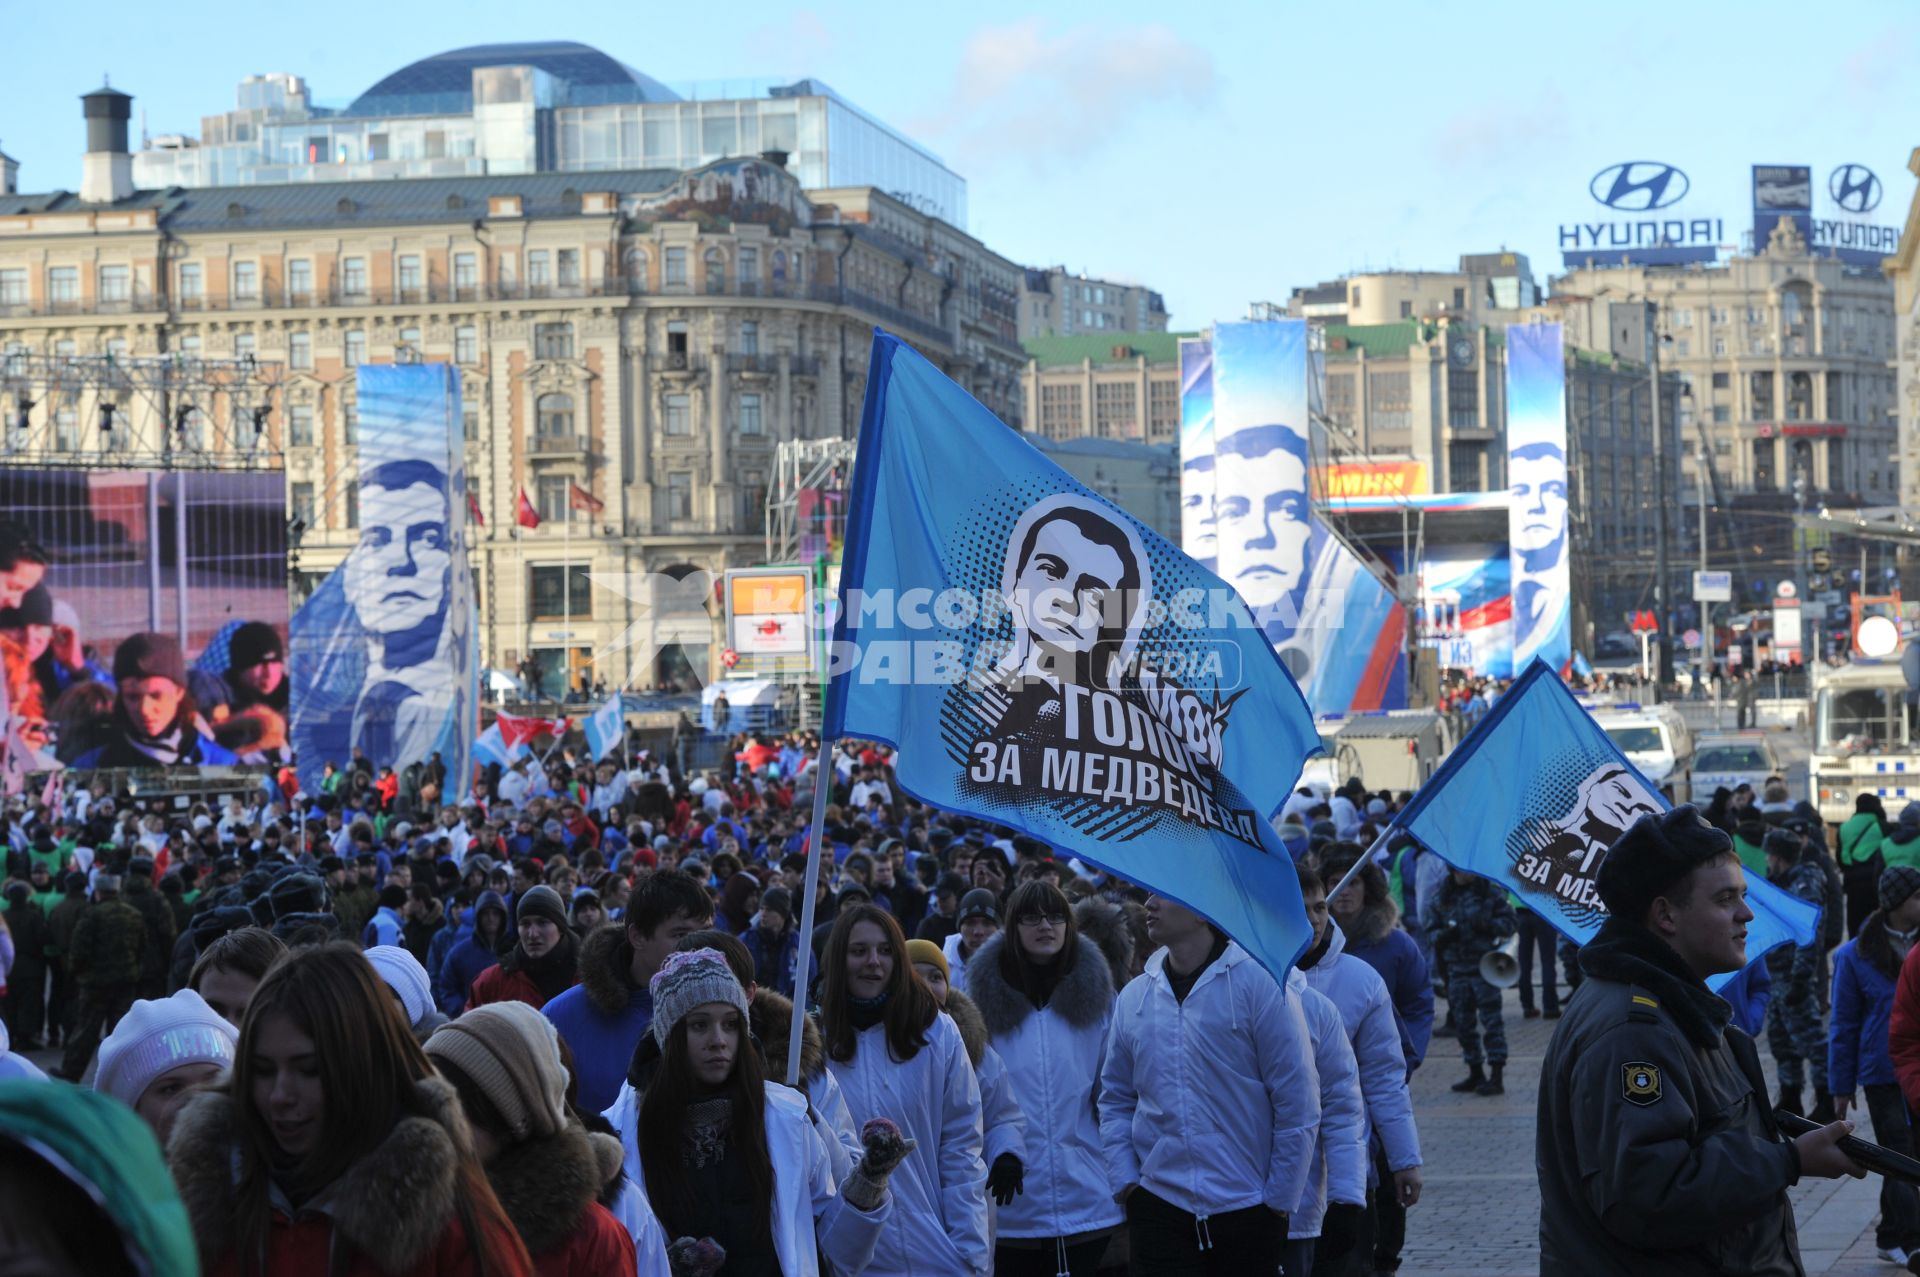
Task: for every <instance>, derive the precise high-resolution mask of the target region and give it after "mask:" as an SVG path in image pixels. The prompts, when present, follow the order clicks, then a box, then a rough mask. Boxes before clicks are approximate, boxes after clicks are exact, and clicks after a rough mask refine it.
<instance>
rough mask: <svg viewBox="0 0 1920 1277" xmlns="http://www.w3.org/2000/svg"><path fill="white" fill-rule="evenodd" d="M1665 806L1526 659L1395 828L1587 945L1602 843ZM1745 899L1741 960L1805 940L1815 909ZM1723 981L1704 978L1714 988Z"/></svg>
mask: <svg viewBox="0 0 1920 1277" xmlns="http://www.w3.org/2000/svg"><path fill="white" fill-rule="evenodd" d="M1516 777H1523V778H1524V781H1525V783H1516V780H1515V778H1516ZM1667 806H1668V804H1667V801H1666V799H1664V798H1663V797H1661V796H1660V791H1659V790H1657V789H1655V788H1654V787H1653V786H1652V785H1650V784H1648V783H1647V780H1646V778H1645V777H1643V776H1642V775H1641V774H1640V773H1639V772H1637V771H1635V770H1634V768H1633V764H1632V763H1630V762H1628V761H1627V758H1626V755H1624V754H1622V753H1621V752H1620V750H1619V749H1618V748H1617V747H1616V746H1615V745H1614V743H1613V741H1612V740H1610V739H1608V737H1607V734H1606V732H1605V731H1603V730H1602V729H1601V727H1600V725H1599V724H1598V723H1596V722H1594V721H1593V716H1592V715H1591V714H1589V713H1587V711H1586V709H1585V708H1584V707H1582V706H1581V704H1580V702H1579V701H1577V700H1575V699H1574V697H1573V693H1572V692H1569V691H1568V690H1567V687H1566V684H1564V683H1562V682H1561V681H1560V678H1559V675H1558V674H1556V673H1555V672H1554V670H1553V669H1551V668H1550V667H1549V666H1547V665H1546V664H1545V663H1544V662H1541V661H1535V662H1534V663H1533V664H1532V665H1531V666H1530V667H1528V669H1527V670H1526V672H1525V673H1524V674H1522V675H1521V676H1520V678H1519V679H1518V680H1517V681H1516V682H1515V683H1514V684H1513V686H1512V687H1511V688H1509V689H1508V690H1507V691H1506V692H1505V693H1504V694H1502V695H1501V697H1500V700H1499V702H1498V703H1497V704H1496V705H1495V706H1494V707H1493V712H1492V713H1490V714H1488V715H1487V716H1486V718H1484V719H1482V720H1481V722H1480V725H1479V726H1478V727H1477V728H1475V729H1474V730H1473V731H1472V732H1471V733H1469V734H1468V736H1467V738H1466V739H1465V740H1464V741H1462V742H1460V744H1459V745H1458V746H1456V747H1455V749H1454V751H1453V753H1452V754H1451V755H1449V756H1448V758H1447V761H1446V763H1445V764H1444V765H1443V766H1442V767H1441V768H1440V770H1439V771H1438V772H1436V773H1435V774H1434V777H1433V779H1432V780H1429V781H1428V782H1427V783H1426V784H1425V785H1423V786H1422V787H1421V788H1420V791H1419V792H1418V793H1417V794H1415V795H1414V798H1413V801H1412V802H1411V803H1409V804H1407V806H1406V807H1405V808H1404V809H1403V810H1402V811H1401V813H1400V815H1399V816H1397V817H1396V818H1395V820H1394V823H1395V824H1396V825H1398V826H1399V827H1400V828H1401V829H1403V830H1405V831H1406V832H1407V833H1409V834H1411V835H1412V836H1413V837H1415V838H1417V839H1418V840H1419V841H1420V842H1421V844H1422V845H1423V846H1425V847H1427V848H1428V849H1429V850H1430V851H1432V852H1433V853H1434V854H1435V855H1437V856H1439V857H1440V858H1441V859H1442V860H1444V861H1446V862H1447V863H1448V864H1450V865H1453V866H1454V867H1455V868H1458V869H1465V870H1467V871H1468V872H1470V873H1475V874H1479V875H1480V876H1481V877H1483V878H1489V879H1491V880H1493V881H1494V882H1495V883H1497V884H1499V885H1500V886H1501V887H1503V888H1505V889H1506V890H1508V891H1510V892H1512V893H1514V895H1516V896H1518V897H1519V899H1520V903H1521V904H1523V905H1525V906H1526V907H1527V908H1529V909H1531V910H1533V911H1534V912H1535V913H1537V914H1538V915H1540V917H1542V918H1544V919H1546V920H1547V921H1548V922H1549V923H1551V924H1552V925H1553V927H1554V928H1555V929H1556V930H1558V931H1559V932H1560V934H1562V935H1564V936H1566V937H1568V938H1569V939H1571V940H1574V941H1576V942H1578V943H1581V944H1585V943H1586V942H1587V941H1588V940H1590V939H1592V938H1593V935H1594V933H1595V932H1596V931H1598V930H1599V929H1600V924H1601V923H1603V922H1604V921H1606V918H1607V909H1606V906H1605V904H1603V903H1602V902H1601V899H1600V891H1599V885H1598V884H1599V877H1600V863H1601V861H1603V860H1604V859H1605V858H1606V853H1607V848H1609V847H1611V846H1612V845H1613V843H1614V842H1615V840H1617V839H1618V838H1619V837H1620V835H1621V834H1623V833H1625V832H1626V831H1627V828H1628V827H1629V826H1631V825H1632V824H1633V822H1634V821H1636V820H1638V819H1639V818H1640V817H1641V816H1644V815H1646V814H1648V813H1650V812H1654V813H1657V812H1663V811H1665V810H1667ZM1747 904H1748V906H1749V907H1750V908H1751V909H1752V910H1753V913H1754V918H1753V921H1752V922H1750V923H1749V924H1748V925H1747V960H1748V961H1749V962H1751V961H1752V960H1753V959H1755V958H1757V957H1759V956H1761V955H1762V954H1764V953H1766V952H1767V950H1769V949H1772V948H1774V947H1776V946H1778V945H1782V944H1789V943H1793V944H1808V943H1811V942H1812V939H1813V936H1814V934H1815V930H1816V927H1817V925H1818V921H1819V910H1818V909H1817V908H1816V907H1815V906H1813V905H1810V904H1808V903H1806V902H1805V901H1803V900H1800V899H1797V898H1796V897H1794V896H1791V895H1789V894H1787V893H1786V892H1785V891H1783V890H1781V889H1780V888H1778V887H1775V886H1773V885H1772V884H1771V883H1768V882H1766V881H1765V880H1764V879H1760V878H1749V879H1748V880H1747ZM1732 974H1733V973H1731V972H1729V973H1727V974H1726V975H1724V976H1717V977H1714V978H1712V979H1710V980H1709V981H1708V983H1709V984H1711V985H1713V986H1715V987H1716V988H1717V987H1719V986H1720V985H1721V984H1723V983H1725V982H1726V981H1727V980H1728V979H1731V978H1732Z"/></svg>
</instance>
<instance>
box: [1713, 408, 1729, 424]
mask: <svg viewBox="0 0 1920 1277" xmlns="http://www.w3.org/2000/svg"><path fill="white" fill-rule="evenodd" d="M1731 420H1733V410H1732V409H1730V408H1728V407H1727V405H1725V404H1723V403H1717V404H1715V405H1714V406H1713V424H1714V425H1716V426H1724V425H1726V424H1727V423H1728V422H1729V421H1731Z"/></svg>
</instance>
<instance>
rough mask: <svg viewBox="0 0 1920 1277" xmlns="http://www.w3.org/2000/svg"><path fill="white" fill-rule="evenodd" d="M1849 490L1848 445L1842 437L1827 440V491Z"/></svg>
mask: <svg viewBox="0 0 1920 1277" xmlns="http://www.w3.org/2000/svg"><path fill="white" fill-rule="evenodd" d="M1846 490H1847V445H1846V441H1845V440H1842V439H1829V440H1827V491H1829V492H1845V491H1846Z"/></svg>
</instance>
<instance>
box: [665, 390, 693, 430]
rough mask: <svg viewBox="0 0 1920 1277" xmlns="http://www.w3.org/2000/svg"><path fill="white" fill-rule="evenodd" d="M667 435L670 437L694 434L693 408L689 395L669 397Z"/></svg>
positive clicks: (667, 400) (667, 403) (667, 401)
mask: <svg viewBox="0 0 1920 1277" xmlns="http://www.w3.org/2000/svg"><path fill="white" fill-rule="evenodd" d="M666 406H667V433H668V434H670V435H689V434H692V433H693V407H692V404H691V402H690V399H689V396H687V395H668V396H667V399H666Z"/></svg>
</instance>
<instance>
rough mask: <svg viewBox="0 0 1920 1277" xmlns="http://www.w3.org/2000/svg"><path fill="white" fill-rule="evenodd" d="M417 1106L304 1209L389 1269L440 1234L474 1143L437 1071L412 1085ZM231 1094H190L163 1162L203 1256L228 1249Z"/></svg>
mask: <svg viewBox="0 0 1920 1277" xmlns="http://www.w3.org/2000/svg"><path fill="white" fill-rule="evenodd" d="M414 1094H415V1096H416V1097H417V1098H418V1100H419V1102H420V1103H419V1107H420V1109H421V1110H422V1112H421V1113H419V1114H409V1115H408V1116H406V1117H403V1118H401V1119H400V1120H399V1121H398V1122H396V1123H394V1126H393V1129H392V1130H391V1131H389V1132H388V1133H387V1137H386V1138H385V1139H384V1140H382V1141H381V1142H380V1143H379V1145H378V1146H377V1147H375V1148H374V1150H373V1151H372V1152H370V1153H368V1154H367V1155H366V1156H364V1157H362V1158H361V1159H360V1160H359V1161H357V1162H355V1163H354V1164H353V1165H352V1166H350V1167H348V1168H347V1171H346V1173H345V1174H343V1175H342V1176H341V1177H340V1178H339V1179H337V1180H335V1181H334V1182H333V1183H332V1184H330V1185H328V1186H327V1187H326V1188H325V1189H324V1190H323V1191H322V1192H321V1193H320V1195H319V1196H318V1197H316V1198H315V1199H314V1200H313V1201H311V1202H309V1203H308V1204H307V1206H306V1209H307V1210H309V1211H318V1212H320V1213H322V1214H324V1215H326V1216H327V1218H328V1219H329V1220H331V1221H332V1223H333V1227H334V1230H335V1231H336V1232H337V1233H338V1234H339V1236H340V1237H341V1238H342V1239H344V1240H345V1241H346V1242H347V1243H348V1244H350V1245H351V1246H352V1247H353V1248H354V1249H355V1250H357V1251H359V1252H360V1253H361V1254H362V1255H365V1256H366V1257H367V1258H368V1259H369V1260H371V1261H372V1263H373V1264H374V1266H375V1267H376V1268H378V1269H380V1270H381V1271H382V1272H386V1273H404V1272H406V1271H407V1270H409V1269H411V1268H412V1267H413V1266H414V1265H415V1264H417V1263H419V1262H420V1260H421V1259H422V1258H424V1257H425V1256H426V1255H427V1253H428V1252H429V1251H431V1250H432V1249H433V1248H434V1246H435V1245H437V1244H438V1243H439V1241H440V1238H441V1235H442V1234H443V1233H445V1232H446V1229H447V1226H448V1224H449V1223H451V1222H452V1220H453V1218H454V1212H455V1204H456V1203H455V1192H456V1188H455V1184H456V1176H457V1172H458V1170H459V1165H460V1157H461V1155H462V1153H463V1152H466V1151H468V1150H470V1149H471V1147H472V1136H471V1134H470V1133H469V1131H468V1129H467V1119H466V1117H465V1115H464V1114H463V1113H462V1112H461V1110H460V1097H459V1095H458V1094H457V1093H456V1092H455V1091H454V1089H453V1087H452V1086H451V1085H449V1084H448V1083H447V1082H446V1081H444V1080H442V1079H441V1078H437V1077H429V1078H423V1079H422V1080H421V1081H419V1082H417V1083H415V1084H414ZM237 1139H238V1132H237V1131H236V1129H235V1113H234V1101H233V1099H232V1097H231V1096H229V1095H227V1094H226V1093H225V1092H224V1091H209V1092H207V1093H205V1094H203V1095H199V1096H196V1097H195V1098H194V1099H193V1100H191V1101H189V1102H188V1104H187V1106H186V1107H185V1108H184V1109H182V1110H181V1111H180V1116H179V1117H178V1118H177V1119H176V1120H175V1122H174V1126H173V1137H172V1138H171V1139H170V1140H169V1141H168V1142H167V1164H168V1167H169V1168H170V1169H171V1170H172V1172H173V1179H174V1183H175V1184H176V1185H178V1187H179V1189H180V1198H181V1200H182V1201H183V1202H185V1203H186V1207H187V1215H188V1218H189V1219H191V1220H192V1222H193V1236H194V1240H195V1241H196V1242H197V1243H198V1244H199V1247H200V1257H201V1260H202V1262H204V1263H206V1264H208V1265H209V1266H211V1264H212V1263H213V1261H214V1260H215V1259H217V1258H219V1257H221V1256H223V1255H228V1254H230V1253H231V1252H232V1250H233V1246H234V1237H233V1207H234V1201H233V1197H234V1187H235V1175H236V1171H237V1165H238V1164H237V1161H236V1158H235V1142H236V1140H237Z"/></svg>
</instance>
